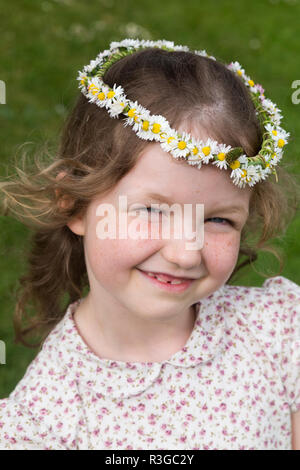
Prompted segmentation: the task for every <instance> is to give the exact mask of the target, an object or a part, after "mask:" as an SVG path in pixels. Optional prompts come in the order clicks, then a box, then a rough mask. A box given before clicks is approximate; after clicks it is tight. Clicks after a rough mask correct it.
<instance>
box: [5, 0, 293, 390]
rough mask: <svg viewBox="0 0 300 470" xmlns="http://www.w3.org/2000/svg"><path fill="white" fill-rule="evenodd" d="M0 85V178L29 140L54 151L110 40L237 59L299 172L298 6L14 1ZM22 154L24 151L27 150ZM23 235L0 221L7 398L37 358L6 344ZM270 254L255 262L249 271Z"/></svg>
mask: <svg viewBox="0 0 300 470" xmlns="http://www.w3.org/2000/svg"><path fill="white" fill-rule="evenodd" d="M0 18H1V28H2V30H1V41H0V51H1V63H0V80H3V81H4V82H5V83H6V104H5V105H0V142H1V151H0V165H1V166H0V176H1V175H2V176H4V175H5V174H6V165H7V164H9V163H10V162H11V161H12V159H13V158H14V156H15V154H16V153H19V152H20V151H21V150H20V148H21V146H22V144H24V143H25V142H31V144H30V146H28V147H29V148H32V149H34V148H37V147H38V146H39V145H40V144H42V143H43V142H44V141H46V140H47V141H48V142H49V144H50V146H51V145H53V146H55V145H56V143H57V136H58V133H59V130H60V127H61V125H62V123H63V120H64V118H65V117H66V115H67V112H68V109H70V107H71V106H72V104H73V102H74V100H75V98H76V96H77V95H78V92H79V91H78V88H77V87H78V83H77V80H76V78H77V73H78V70H81V69H82V68H83V66H84V65H86V64H87V63H89V62H90V60H91V59H94V58H95V57H96V55H97V54H98V53H99V51H100V50H103V49H107V48H108V47H109V43H110V42H111V41H119V40H121V39H124V38H127V37H136V38H140V39H152V40H157V39H166V40H171V41H174V42H175V44H182V45H188V46H189V47H190V48H192V49H198V50H199V49H206V50H207V52H208V53H209V54H211V55H214V56H216V57H218V58H221V59H222V60H223V61H225V62H226V63H229V62H230V61H231V60H238V61H239V62H240V63H241V64H242V66H243V67H244V68H245V70H246V73H247V74H248V75H250V77H251V78H252V79H253V80H254V81H257V82H259V83H261V84H262V85H263V86H264V88H265V89H266V95H267V97H269V98H270V99H271V100H272V101H274V102H275V103H276V104H277V105H278V106H279V108H281V109H282V112H283V115H284V120H283V123H282V125H283V127H284V128H285V129H286V130H288V131H289V132H291V135H292V139H291V142H290V144H289V146H288V150H287V152H286V156H285V158H286V160H287V161H289V162H290V163H291V164H292V167H291V169H292V171H294V172H295V173H297V174H298V175H299V167H300V163H299V144H300V142H299V131H300V105H295V104H293V103H292V101H291V95H292V92H293V91H294V90H293V89H292V88H291V84H292V82H293V81H294V80H300V67H299V65H300V64H299V62H300V59H299V53H300V40H299V18H300V4H299V1H298V0H289V1H288V0H285V1H283V0H272V1H271V0H251V1H249V0H247V1H245V0H239V1H226V0H185V1H181V0H164V1H163V2H162V1H161V0H151V1H150V2H149V1H145V0H139V1H138V2H137V1H136V0H120V1H117V0H89V2H85V1H78V0H55V1H54V0H47V1H37V0H23V1H22V0H17V1H15V2H13V3H10V5H9V8H8V2H1V3H0ZM26 148H27V146H26ZM299 229H300V218H299V217H296V219H295V220H294V221H293V223H292V224H291V225H290V227H289V229H288V230H287V232H286V236H285V238H284V240H282V241H280V242H278V245H280V246H281V247H282V248H283V249H284V252H285V268H284V270H283V272H282V275H284V276H285V277H287V278H289V279H291V280H293V281H294V282H296V283H298V284H300V272H299V253H300V249H299V247H300V241H299V235H298V234H299V232H300V230H299ZM28 236H29V233H28V230H27V229H26V228H25V227H24V226H23V225H22V224H20V223H19V222H18V221H16V220H14V219H13V218H11V217H3V216H2V217H0V259H1V267H0V300H1V311H0V339H1V340H3V341H5V343H6V364H5V365H0V397H1V398H2V397H5V396H8V394H9V393H10V392H11V391H12V390H13V389H14V387H15V386H16V384H17V383H18V381H19V380H20V379H21V378H22V377H23V375H24V373H25V371H26V368H27V366H28V365H29V363H30V362H31V360H32V359H33V358H34V357H35V355H36V354H37V350H34V349H28V348H26V347H23V346H21V345H17V344H15V343H14V332H13V326H12V314H13V309H14V289H15V288H16V285H17V281H18V278H19V277H20V275H21V274H22V273H23V271H24V269H25V265H24V263H25V261H24V257H23V256H24V250H25V249H26V247H27V246H28V245H27V244H28ZM272 260H273V258H272V257H270V256H267V257H266V256H264V257H262V258H259V260H258V261H259V263H258V265H257V267H258V268H261V267H262V266H264V265H265V263H266V262H268V265H270V267H271V268H274V269H276V268H277V267H278V263H277V262H276V260H275V261H272ZM263 281H264V278H262V277H261V276H259V275H258V274H256V273H255V272H254V271H247V272H245V273H244V274H243V275H242V276H241V278H240V279H239V281H238V282H236V283H235V284H243V285H249V286H250V285H256V286H261V285H262V282H263Z"/></svg>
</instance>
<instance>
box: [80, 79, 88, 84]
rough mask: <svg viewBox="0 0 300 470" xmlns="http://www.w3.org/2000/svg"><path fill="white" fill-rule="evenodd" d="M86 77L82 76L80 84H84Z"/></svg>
mask: <svg viewBox="0 0 300 470" xmlns="http://www.w3.org/2000/svg"><path fill="white" fill-rule="evenodd" d="M86 79H87V77H82V79H81V80H80V81H81V85H84V84H85V80H86Z"/></svg>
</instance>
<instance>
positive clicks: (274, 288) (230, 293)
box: [223, 276, 300, 336]
mask: <svg viewBox="0 0 300 470" xmlns="http://www.w3.org/2000/svg"><path fill="white" fill-rule="evenodd" d="M223 296H224V297H223V300H224V303H225V306H227V307H228V309H229V310H231V309H232V310H234V311H235V313H236V314H237V316H238V317H239V318H244V320H246V321H247V323H248V324H249V325H251V326H254V327H256V328H257V330H258V331H264V332H265V333H266V332H267V333H268V334H270V335H271V336H274V335H275V334H276V331H277V333H278V330H281V334H284V335H286V334H288V332H289V331H290V329H291V328H296V327H297V326H298V325H299V322H300V286H299V285H298V284H296V283H295V282H293V281H291V280H289V279H287V278H286V277H284V276H275V277H270V278H268V279H266V280H265V281H264V283H263V285H262V286H261V287H248V286H230V285H225V286H224V289H223ZM275 330H276V331H275ZM299 331H300V330H299V329H298V331H297V333H299ZM295 334H296V332H295Z"/></svg>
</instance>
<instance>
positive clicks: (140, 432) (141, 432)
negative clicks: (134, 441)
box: [138, 428, 144, 436]
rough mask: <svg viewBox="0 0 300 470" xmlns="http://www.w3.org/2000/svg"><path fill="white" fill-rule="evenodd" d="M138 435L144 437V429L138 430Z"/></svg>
mask: <svg viewBox="0 0 300 470" xmlns="http://www.w3.org/2000/svg"><path fill="white" fill-rule="evenodd" d="M138 434H139V435H140V436H143V435H144V430H143V429H142V428H139V429H138Z"/></svg>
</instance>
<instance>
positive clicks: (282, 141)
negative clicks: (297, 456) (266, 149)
mask: <svg viewBox="0 0 300 470" xmlns="http://www.w3.org/2000/svg"><path fill="white" fill-rule="evenodd" d="M284 144H285V141H284V140H283V139H279V140H278V142H277V145H278V147H280V148H281V147H283V146H284Z"/></svg>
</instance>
